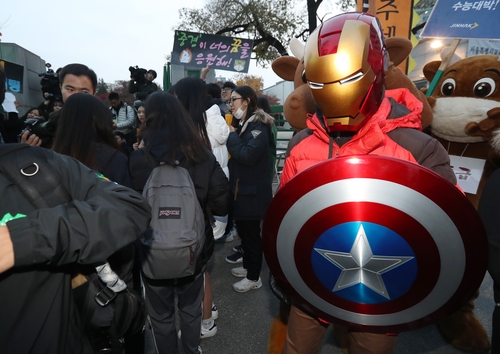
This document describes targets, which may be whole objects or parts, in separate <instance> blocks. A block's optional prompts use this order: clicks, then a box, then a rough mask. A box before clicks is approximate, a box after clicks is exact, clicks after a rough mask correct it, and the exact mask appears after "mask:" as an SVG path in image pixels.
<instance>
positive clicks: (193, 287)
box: [130, 91, 228, 354]
mask: <svg viewBox="0 0 500 354" xmlns="http://www.w3.org/2000/svg"><path fill="white" fill-rule="evenodd" d="M145 108H146V130H145V133H144V137H143V142H144V147H142V148H140V149H138V150H135V151H133V152H132V154H131V155H130V172H131V175H132V180H133V183H134V188H135V189H136V190H137V191H142V190H143V188H144V185H145V183H146V181H147V179H148V178H149V175H150V174H151V171H152V170H153V168H155V167H156V166H159V165H160V163H165V164H168V165H171V166H174V167H175V166H177V165H179V166H181V167H184V168H185V169H187V170H188V172H189V175H190V177H191V179H192V180H193V182H194V185H195V187H196V195H197V197H198V200H199V202H200V205H201V207H202V210H203V211H204V216H205V244H204V246H203V251H202V254H201V257H200V259H199V262H198V263H197V270H196V272H195V274H194V275H191V276H186V277H182V278H177V279H165V280H156V279H149V278H147V277H146V276H144V274H143V282H144V288H145V291H146V292H145V294H146V308H147V310H148V313H149V316H150V318H151V323H152V329H153V334H154V340H155V343H156V348H157V350H158V352H159V353H167V354H169V353H172V354H173V353H177V351H178V340H177V331H176V328H175V294H177V296H178V301H177V307H178V308H179V317H180V318H179V319H180V329H181V345H182V349H183V352H184V353H186V354H195V353H196V354H198V353H199V352H200V351H201V350H200V349H199V343H200V328H201V325H202V302H203V297H204V281H205V279H204V278H205V276H204V275H205V268H206V263H207V262H208V260H209V259H210V257H211V255H212V253H213V249H214V239H213V233H212V226H211V218H210V214H212V215H214V216H215V215H219V216H220V215H226V214H227V201H228V180H227V177H226V175H225V174H224V172H223V171H222V169H221V167H220V165H219V164H218V163H217V160H216V159H215V156H214V155H213V154H212V153H211V151H210V150H209V149H208V148H207V146H206V144H205V142H204V141H203V139H202V137H201V135H200V134H199V129H198V127H197V126H196V125H195V124H194V122H193V120H192V119H191V118H190V116H189V114H188V113H187V111H186V110H185V109H184V107H183V106H182V104H181V102H180V101H179V99H177V98H176V97H175V96H173V95H172V94H170V93H166V92H161V91H159V92H155V93H152V94H151V95H150V96H149V97H148V99H147V101H146V107H145ZM152 161H154V164H153V163H152Z"/></svg>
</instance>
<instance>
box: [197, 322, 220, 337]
mask: <svg viewBox="0 0 500 354" xmlns="http://www.w3.org/2000/svg"><path fill="white" fill-rule="evenodd" d="M216 334H217V325H216V324H215V321H214V324H213V325H212V327H210V328H208V329H206V328H204V327H203V326H201V334H200V338H201V339H203V338H209V337H213V336H215V335H216Z"/></svg>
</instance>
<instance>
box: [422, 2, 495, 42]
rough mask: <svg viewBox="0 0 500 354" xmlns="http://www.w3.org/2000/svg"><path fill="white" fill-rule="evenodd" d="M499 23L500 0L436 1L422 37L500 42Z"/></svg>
mask: <svg viewBox="0 0 500 354" xmlns="http://www.w3.org/2000/svg"><path fill="white" fill-rule="evenodd" d="M499 20H500V0H493V1H456V0H437V2H436V5H434V9H433V10H432V13H431V15H430V16H429V19H428V20H427V23H426V25H425V27H424V29H423V30H422V33H421V34H420V37H422V38H426V37H431V38H457V39H466V38H469V39H499V38H500V21H499Z"/></svg>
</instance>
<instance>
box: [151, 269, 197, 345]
mask: <svg viewBox="0 0 500 354" xmlns="http://www.w3.org/2000/svg"><path fill="white" fill-rule="evenodd" d="M143 280H144V288H145V290H146V298H145V302H146V310H147V312H148V314H149V317H150V319H151V325H152V329H153V335H154V341H155V344H156V349H157V351H158V353H162V354H176V353H177V352H178V341H177V330H176V328H175V307H176V306H175V303H176V301H175V295H177V309H178V313H179V320H180V326H181V333H182V335H181V341H180V342H181V345H182V352H183V353H185V354H198V353H199V352H198V346H199V344H200V331H201V317H202V302H203V295H204V293H205V288H204V282H205V271H204V270H203V271H202V272H201V273H200V274H197V275H194V276H189V277H184V278H179V279H170V280H151V279H148V278H146V277H144V278H143Z"/></svg>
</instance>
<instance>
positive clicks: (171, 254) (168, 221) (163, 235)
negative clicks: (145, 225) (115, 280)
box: [140, 164, 205, 279]
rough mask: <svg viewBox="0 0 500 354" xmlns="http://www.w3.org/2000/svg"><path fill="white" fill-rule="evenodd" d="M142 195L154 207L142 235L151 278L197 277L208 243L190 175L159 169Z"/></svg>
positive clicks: (170, 168) (144, 262) (146, 269)
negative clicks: (148, 224)
mask: <svg viewBox="0 0 500 354" xmlns="http://www.w3.org/2000/svg"><path fill="white" fill-rule="evenodd" d="M142 195H143V196H144V198H146V200H147V201H148V202H149V205H150V206H151V212H152V217H151V223H150V230H148V231H147V232H146V233H145V234H143V235H142V236H141V247H140V248H141V262H142V271H143V273H144V275H145V276H146V277H147V278H150V279H174V278H181V277H186V276H189V275H193V274H194V273H195V269H196V263H197V262H198V259H199V257H200V253H201V251H202V249H203V245H204V243H205V219H204V215H203V209H202V208H201V205H200V203H199V201H198V198H197V197H196V190H195V187H194V184H193V181H192V180H191V177H190V176H189V172H188V171H187V170H186V169H185V168H183V167H180V166H177V167H173V166H170V165H166V164H163V165H161V166H158V167H155V168H154V169H153V171H152V172H151V175H150V176H149V179H148V180H147V182H146V185H145V186H144V189H143V193H142Z"/></svg>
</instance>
